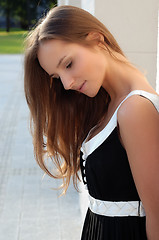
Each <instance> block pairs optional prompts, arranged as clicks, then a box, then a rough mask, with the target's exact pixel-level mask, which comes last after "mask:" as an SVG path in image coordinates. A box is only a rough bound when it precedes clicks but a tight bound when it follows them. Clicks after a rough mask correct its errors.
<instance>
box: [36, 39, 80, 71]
mask: <svg viewBox="0 0 159 240" xmlns="http://www.w3.org/2000/svg"><path fill="white" fill-rule="evenodd" d="M79 47H80V45H79V44H76V43H69V42H66V41H63V40H57V39H51V40H46V41H44V42H41V43H40V45H39V49H38V53H37V57H38V60H39V63H40V65H41V66H42V68H44V70H46V71H47V69H49V68H55V66H56V64H57V63H58V61H59V60H60V58H62V57H63V56H67V55H69V54H70V53H73V52H75V51H77V49H78V48H79ZM47 72H48V71H47Z"/></svg>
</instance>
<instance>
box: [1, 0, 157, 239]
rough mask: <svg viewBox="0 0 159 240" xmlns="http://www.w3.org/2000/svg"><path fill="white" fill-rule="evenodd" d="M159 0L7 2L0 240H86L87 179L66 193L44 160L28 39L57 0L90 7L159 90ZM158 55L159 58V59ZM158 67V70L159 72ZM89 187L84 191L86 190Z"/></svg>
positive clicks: (3, 14)
mask: <svg viewBox="0 0 159 240" xmlns="http://www.w3.org/2000/svg"><path fill="white" fill-rule="evenodd" d="M157 2H158V0H151V1H149V0H140V1H139V0H133V1H127V0H121V1H119V0H58V2H56V1H51V0H33V1H31V0H0V240H42V239H46V240H70V239H71V240H72V239H73V240H79V239H80V234H81V229H82V224H83V219H84V216H85V212H86V209H87V198H86V194H85V193H84V190H83V189H81V188H83V185H80V193H78V192H77V191H76V190H75V189H74V188H73V186H72V184H71V185H70V187H69V189H68V193H67V194H66V196H63V197H59V194H60V191H59V190H58V191H56V190H53V189H52V188H58V186H59V185H60V184H61V182H60V181H58V180H54V179H52V178H50V177H48V176H46V175H45V176H44V173H43V172H42V170H41V169H40V168H39V166H38V165H37V163H36V161H35V159H34V155H33V146H32V139H31V135H30V132H29V110H28V107H27V104H26V101H25V97H24V91H23V57H24V55H23V53H24V39H25V37H26V35H27V33H28V31H29V30H30V29H32V27H34V25H35V24H36V22H37V21H38V19H39V18H41V17H43V16H45V15H46V13H47V12H48V10H49V9H50V8H51V7H53V6H56V5H62V4H64V5H67V4H70V5H74V6H78V7H82V8H84V9H85V10H87V11H89V12H90V13H92V14H93V15H95V16H96V17H97V18H99V19H100V20H101V21H102V22H103V23H104V24H105V25H106V26H107V27H108V29H109V30H110V31H111V32H112V33H113V35H114V36H115V38H116V39H117V41H118V42H119V45H120V46H121V47H122V49H123V50H124V52H125V54H126V55H127V56H128V57H129V59H130V60H131V61H132V62H133V63H134V64H136V66H138V67H139V68H141V69H142V70H146V71H147V77H148V80H149V82H150V84H152V86H153V87H154V88H155V89H157V91H158V92H159V47H158V50H157V45H158V46H159V38H158V32H159V12H158V3H157ZM157 59H158V61H157ZM157 69H158V71H157ZM81 191H82V193H81Z"/></svg>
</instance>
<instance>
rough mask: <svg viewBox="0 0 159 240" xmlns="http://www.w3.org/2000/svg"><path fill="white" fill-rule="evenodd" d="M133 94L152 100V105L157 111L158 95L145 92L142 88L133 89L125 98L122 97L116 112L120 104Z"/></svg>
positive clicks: (158, 108)
mask: <svg viewBox="0 0 159 240" xmlns="http://www.w3.org/2000/svg"><path fill="white" fill-rule="evenodd" d="M133 95H140V96H142V97H145V98H147V99H148V100H150V101H151V102H152V104H153V105H154V107H155V108H156V110H157V111H158V112H159V95H157V94H153V93H150V92H146V91H144V90H134V91H132V92H130V93H129V94H128V95H127V96H126V98H124V100H123V101H122V102H121V103H120V104H119V106H118V107H117V109H116V112H117V111H118V109H119V108H120V106H121V105H122V103H123V102H125V101H126V99H128V98H129V97H131V96H133Z"/></svg>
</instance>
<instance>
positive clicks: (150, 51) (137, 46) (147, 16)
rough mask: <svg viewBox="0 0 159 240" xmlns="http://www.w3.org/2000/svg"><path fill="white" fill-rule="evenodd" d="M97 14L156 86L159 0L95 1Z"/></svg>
mask: <svg viewBox="0 0 159 240" xmlns="http://www.w3.org/2000/svg"><path fill="white" fill-rule="evenodd" d="M95 16H96V17H97V18H99V19H100V20H101V21H102V22H103V23H104V24H105V25H106V26H107V27H108V29H109V30H110V31H111V33H113V35H114V36H115V38H116V40H117V41H118V43H119V45H120V46H121V48H122V49H123V51H124V52H125V54H126V55H127V57H128V58H129V59H130V60H131V61H132V62H133V63H134V64H135V65H136V66H138V67H139V68H140V69H143V70H146V72H147V75H146V76H147V78H148V80H149V82H150V84H151V85H152V86H153V87H154V88H155V87H156V72H157V34H158V31H157V29H158V27H157V26H158V0H151V1H149V0H140V1H139V0H133V1H131V3H130V1H128V0H121V1H118V0H106V1H105V0H100V4H99V1H97V0H96V1H95Z"/></svg>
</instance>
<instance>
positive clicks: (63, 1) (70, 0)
mask: <svg viewBox="0 0 159 240" xmlns="http://www.w3.org/2000/svg"><path fill="white" fill-rule="evenodd" d="M57 5H58V6H60V5H71V6H75V7H79V8H81V7H82V6H81V0H58V1H57Z"/></svg>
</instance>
